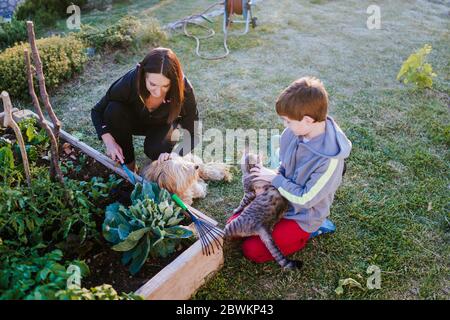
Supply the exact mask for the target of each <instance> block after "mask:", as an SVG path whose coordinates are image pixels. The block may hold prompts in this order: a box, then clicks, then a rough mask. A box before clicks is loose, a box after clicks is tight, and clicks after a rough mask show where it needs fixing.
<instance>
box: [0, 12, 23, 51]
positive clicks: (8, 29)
mask: <svg viewBox="0 0 450 320" xmlns="http://www.w3.org/2000/svg"><path fill="white" fill-rule="evenodd" d="M26 39H27V26H26V23H25V21H18V20H16V19H13V20H12V21H11V22H10V23H3V24H0V50H3V49H5V48H9V47H11V46H13V45H15V44H16V43H17V42H22V41H25V40H26Z"/></svg>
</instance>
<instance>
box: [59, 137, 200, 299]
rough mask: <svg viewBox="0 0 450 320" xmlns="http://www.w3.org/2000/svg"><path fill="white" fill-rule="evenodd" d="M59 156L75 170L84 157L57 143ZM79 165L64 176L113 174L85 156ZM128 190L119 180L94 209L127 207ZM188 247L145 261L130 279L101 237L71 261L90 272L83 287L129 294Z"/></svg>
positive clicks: (184, 244) (84, 177)
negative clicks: (114, 205) (82, 262)
mask: <svg viewBox="0 0 450 320" xmlns="http://www.w3.org/2000/svg"><path fill="white" fill-rule="evenodd" d="M61 140H62V139H61ZM59 155H60V159H61V162H62V163H63V164H64V163H67V162H68V161H71V162H72V163H73V166H74V167H75V168H76V167H77V166H78V165H80V159H82V157H83V156H85V155H84V154H83V152H82V151H81V150H80V149H78V148H77V147H74V146H72V145H70V144H69V143H66V142H61V143H60V152H59ZM83 162H84V163H83V165H82V166H81V169H80V170H72V171H69V172H68V173H67V174H66V176H67V177H70V178H71V179H74V180H84V181H86V180H89V179H91V178H92V177H102V178H104V179H108V177H109V176H110V175H111V174H114V175H115V173H112V172H111V171H110V170H109V169H108V168H106V167H105V166H103V165H102V164H101V163H99V162H98V161H96V160H95V159H93V158H91V157H89V156H85V160H83ZM132 191H133V185H132V184H131V183H129V182H128V181H127V180H125V179H123V181H122V182H121V183H120V184H119V186H118V188H116V189H113V190H112V191H111V194H110V197H108V198H107V199H106V200H105V201H101V203H98V206H99V207H101V208H106V206H107V205H109V204H111V203H114V202H116V201H118V202H120V203H122V204H123V205H125V206H128V205H130V204H131V201H130V195H131V192H132ZM102 223H103V217H100V219H96V224H97V230H99V232H101V228H102ZM190 245H191V240H187V241H183V242H182V243H181V244H180V245H179V246H178V248H177V251H176V252H175V253H174V254H172V255H171V256H170V257H167V258H158V259H154V258H149V259H148V260H147V262H146V263H145V264H144V266H143V267H142V268H141V270H139V272H138V273H137V274H135V275H134V276H132V275H131V274H130V272H129V270H128V267H127V266H124V265H122V262H121V258H122V253H121V252H116V251H113V250H112V249H111V244H109V243H107V242H106V241H104V240H103V238H102V237H101V236H100V240H99V241H98V242H95V243H93V242H88V243H86V246H85V248H82V249H85V250H80V249H79V248H77V249H76V250H74V252H73V254H76V256H75V257H74V258H78V259H84V260H85V261H86V263H87V265H88V266H89V269H90V272H91V273H90V275H89V276H88V277H85V278H83V279H82V285H83V287H86V288H91V287H95V286H98V285H102V284H104V283H105V284H111V285H112V286H113V287H114V289H115V290H116V291H117V292H119V293H121V292H126V293H129V292H134V291H136V290H137V289H139V287H141V286H142V285H144V284H145V283H146V282H147V281H148V280H149V279H151V278H152V277H154V276H155V275H156V274H157V273H158V272H159V271H161V270H162V269H163V268H164V267H165V266H166V265H168V264H169V263H170V262H172V261H173V260H175V258H176V257H177V256H178V255H180V254H181V253H182V252H183V251H184V250H185V249H187V248H188V247H189V246H190ZM83 251H87V252H83ZM69 255H70V253H69Z"/></svg>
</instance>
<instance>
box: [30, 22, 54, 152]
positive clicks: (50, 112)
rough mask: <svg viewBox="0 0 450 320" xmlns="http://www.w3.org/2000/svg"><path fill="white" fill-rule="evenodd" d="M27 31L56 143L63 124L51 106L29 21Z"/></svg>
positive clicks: (32, 29) (32, 28) (40, 88)
mask: <svg viewBox="0 0 450 320" xmlns="http://www.w3.org/2000/svg"><path fill="white" fill-rule="evenodd" d="M27 31H28V41H29V42H30V46H31V52H32V54H33V61H34V66H35V68H36V77H37V79H38V83H39V93H40V96H41V100H42V102H43V103H44V106H45V109H46V110H47V112H48V114H49V116H50V119H51V120H52V122H53V134H54V135H55V138H56V141H59V130H60V129H61V123H60V122H59V120H58V118H57V117H56V115H55V113H54V112H53V108H52V105H51V104H50V99H49V97H48V93H47V88H46V87H45V77H44V72H43V70H42V61H41V57H40V56H39V50H38V48H37V46H36V36H35V34H34V24H33V21H27ZM57 147H58V146H57ZM56 150H58V149H56Z"/></svg>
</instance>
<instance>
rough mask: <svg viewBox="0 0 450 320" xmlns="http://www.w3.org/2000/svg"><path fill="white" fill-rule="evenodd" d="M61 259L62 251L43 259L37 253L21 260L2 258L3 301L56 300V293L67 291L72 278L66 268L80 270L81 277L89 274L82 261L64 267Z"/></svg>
mask: <svg viewBox="0 0 450 320" xmlns="http://www.w3.org/2000/svg"><path fill="white" fill-rule="evenodd" d="M62 258H63V253H62V251H61V250H54V251H52V252H49V253H47V254H45V255H43V256H39V255H37V254H36V253H34V254H32V255H31V256H22V257H20V256H10V255H4V254H2V256H1V258H0V265H1V268H0V299H2V300H10V299H25V300H36V299H37V300H47V299H55V298H56V293H57V292H58V291H60V290H63V289H65V288H66V287H67V283H68V279H69V277H70V276H71V274H70V273H68V272H67V269H66V267H67V266H69V265H76V266H77V267H79V269H80V271H81V274H80V276H81V277H83V276H86V275H88V274H89V268H88V266H87V265H86V264H85V263H84V262H83V261H78V260H75V261H71V262H68V261H67V262H65V263H64V265H63V264H61V260H62Z"/></svg>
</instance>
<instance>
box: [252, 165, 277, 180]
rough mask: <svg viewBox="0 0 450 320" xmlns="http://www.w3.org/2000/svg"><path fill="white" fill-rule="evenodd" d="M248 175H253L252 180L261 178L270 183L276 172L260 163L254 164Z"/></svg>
mask: <svg viewBox="0 0 450 320" xmlns="http://www.w3.org/2000/svg"><path fill="white" fill-rule="evenodd" d="M250 172H251V174H250V176H252V177H253V181H256V180H263V181H267V182H270V183H272V180H273V179H274V178H275V177H276V176H277V174H276V173H275V172H274V171H273V170H270V169H268V168H266V167H263V166H262V165H260V164H257V165H255V167H253V168H252V169H250Z"/></svg>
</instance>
